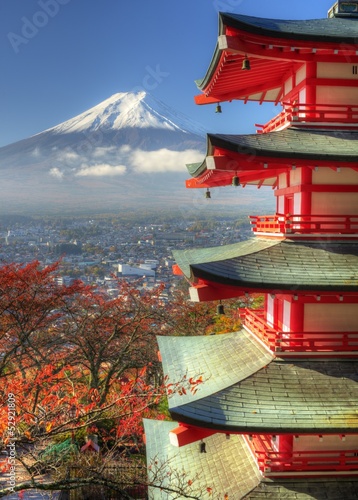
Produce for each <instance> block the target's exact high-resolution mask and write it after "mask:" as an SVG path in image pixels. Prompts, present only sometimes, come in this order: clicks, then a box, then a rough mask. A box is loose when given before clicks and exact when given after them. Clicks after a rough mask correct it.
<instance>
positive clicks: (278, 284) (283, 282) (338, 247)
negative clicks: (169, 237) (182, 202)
mask: <svg viewBox="0 0 358 500" xmlns="http://www.w3.org/2000/svg"><path fill="white" fill-rule="evenodd" d="M250 242H251V240H249V242H241V243H237V244H236V255H235V249H234V245H229V248H228V250H227V253H226V252H225V247H214V248H211V249H199V250H197V251H195V250H191V251H185V250H184V251H178V252H175V255H174V258H175V260H176V263H177V265H178V266H179V268H180V269H181V270H182V272H183V273H184V275H185V276H186V277H187V278H188V280H190V281H191V282H192V283H206V284H208V285H213V286H216V287H219V288H220V285H224V286H227V287H232V288H235V287H237V290H238V295H239V294H240V293H239V292H240V290H250V291H255V290H256V291H260V292H262V291H272V290H276V291H277V290H280V291H291V292H292V291H307V292H308V291H312V292H318V291H320V292H329V293H334V292H337V290H339V291H340V292H357V291H358V273H357V269H358V248H357V245H356V244H355V243H351V242H350V243H348V242H346V243H339V242H337V243H331V242H295V241H290V240H284V241H275V242H272V243H271V245H270V246H266V248H265V245H267V243H268V242H267V240H263V241H262V240H261V239H260V240H258V241H257V246H256V239H253V240H252V243H250ZM250 246H251V250H250ZM204 250H206V253H205V251H204Z"/></svg>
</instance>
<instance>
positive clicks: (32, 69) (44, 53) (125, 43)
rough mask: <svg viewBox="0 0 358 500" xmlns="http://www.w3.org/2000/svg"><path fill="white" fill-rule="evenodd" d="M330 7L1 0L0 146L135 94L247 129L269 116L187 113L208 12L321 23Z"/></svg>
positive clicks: (218, 1) (244, 1)
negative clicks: (318, 20) (113, 98)
mask: <svg viewBox="0 0 358 500" xmlns="http://www.w3.org/2000/svg"><path fill="white" fill-rule="evenodd" d="M333 3H334V0H296V1H294V0H290V1H288V0H271V1H268V0H257V1H254V0H6V1H5V0H3V1H2V2H1V3H0V61H1V66H2V68H1V72H0V146H4V145H6V144H9V143H11V142H15V141H17V140H20V139H23V138H26V137H28V136H30V135H33V134H36V133H38V132H41V131H42V130H45V129H46V128H49V127H52V126H54V125H57V124H58V123H60V122H62V121H65V120H67V119H69V118H72V117H73V116H75V115H77V114H79V113H81V112H82V111H85V110H86V109H88V108H90V107H92V106H94V105H96V104H98V103H99V102H101V101H102V100H104V99H106V98H108V97H110V96H111V95H112V94H114V93H116V92H125V91H131V90H136V89H140V88H144V89H145V90H147V91H149V92H150V93H151V94H152V95H153V96H155V97H157V98H159V99H161V100H162V101H164V102H165V103H166V104H168V105H170V106H172V107H174V108H175V109H177V110H179V111H181V112H182V113H184V114H186V115H187V116H188V117H190V118H192V119H193V120H195V121H197V122H199V123H201V124H202V125H203V126H204V128H205V129H206V130H208V131H210V132H230V133H243V132H248V133H251V132H253V131H254V130H255V129H254V126H253V124H254V123H255V122H259V123H264V122H265V121H267V120H268V119H270V117H272V116H273V115H274V114H276V112H278V110H273V109H272V106H271V105H265V106H259V105H258V104H248V105H244V104H243V103H231V104H224V105H223V111H224V112H223V114H221V115H217V114H215V113H214V107H213V106H196V105H195V104H194V100H193V96H194V95H195V94H196V93H198V92H197V89H196V86H195V84H194V80H196V79H200V78H202V77H203V76H204V74H205V72H206V69H207V67H208V64H209V62H210V59H211V56H212V53H213V50H214V47H215V42H216V37H217V33H218V12H219V11H224V12H225V11H226V12H237V13H242V14H247V15H254V16H258V17H270V18H284V19H309V18H319V17H326V15H327V10H328V9H329V8H330V7H331V6H332V5H333Z"/></svg>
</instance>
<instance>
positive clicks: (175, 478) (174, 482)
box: [144, 420, 358, 500]
mask: <svg viewBox="0 0 358 500" xmlns="http://www.w3.org/2000/svg"><path fill="white" fill-rule="evenodd" d="M177 425H178V423H177V422H163V421H155V420H144V429H145V433H146V435H147V436H150V437H151V439H150V441H148V442H147V462H148V464H150V469H149V481H153V482H154V483H158V477H159V478H160V484H161V485H162V486H163V490H164V491H161V490H160V488H149V498H151V499H156V500H167V498H168V494H167V493H166V492H165V486H167V487H169V488H170V487H171V488H172V489H174V488H175V487H176V486H177V487H178V486H179V487H181V488H182V489H183V487H185V486H186V492H187V493H188V494H189V493H192V495H193V496H194V495H195V494H196V497H197V498H201V499H208V500H210V499H211V498H222V499H224V500H225V498H227V499H228V500H231V499H234V500H236V499H240V498H245V500H259V499H266V498H267V499H269V498H271V499H273V500H278V499H280V498H282V499H283V498H284V499H285V500H298V499H302V500H308V499H309V498H310V499H312V498H320V499H323V498H327V499H329V498H331V499H333V498H334V499H337V500H338V499H339V500H340V499H342V498H346V499H347V500H348V499H353V498H356V493H357V489H358V478H356V477H354V476H353V477H349V478H345V477H342V475H341V476H338V477H332V472H331V471H329V473H328V475H327V476H326V477H324V478H322V479H320V478H316V477H312V476H311V477H310V476H307V477H305V478H304V480H302V478H298V479H297V478H296V479H294V478H288V477H284V478H277V477H275V478H274V479H270V478H267V477H266V478H265V477H263V476H262V474H261V473H260V471H259V470H258V468H257V465H256V460H255V458H254V456H253V454H252V453H251V452H250V451H249V448H248V447H247V443H246V439H245V438H244V437H243V436H239V435H233V436H230V439H228V438H227V437H226V436H225V435H224V434H219V433H217V434H213V435H212V436H210V437H208V438H207V439H205V451H206V452H205V453H203V452H201V451H200V445H201V444H202V443H192V444H189V445H187V446H184V447H182V448H176V447H174V446H172V445H171V444H170V442H169V439H168V435H169V433H170V432H171V431H173V430H174V429H175V427H177ZM201 449H202V448H201ZM153 457H155V461H154V462H153ZM166 464H170V471H171V474H170V475H167V474H165V473H163V471H164V470H165V465H166ZM188 464H190V469H189V470H188ZM175 471H180V474H176V472H175ZM183 471H184V472H183ZM185 471H186V472H185ZM191 483H192V484H191ZM189 484H191V486H189ZM316 493H318V494H319V495H320V496H315V494H316ZM225 495H226V497H225ZM179 498H184V497H179Z"/></svg>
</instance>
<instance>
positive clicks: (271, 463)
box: [156, 331, 358, 498]
mask: <svg viewBox="0 0 358 500" xmlns="http://www.w3.org/2000/svg"><path fill="white" fill-rule="evenodd" d="M158 342H159V348H160V352H161V357H162V359H163V370H164V374H165V375H166V376H167V377H168V380H169V382H171V381H172V382H176V381H177V380H181V379H183V377H184V376H185V377H187V378H188V379H189V378H191V377H193V378H196V377H198V375H199V374H200V376H201V377H202V379H203V383H202V384H201V385H200V386H199V387H198V390H197V392H195V394H193V393H192V392H190V391H187V393H186V394H183V393H180V394H179V393H174V394H172V395H171V396H170V397H169V410H170V413H171V415H172V416H173V418H174V419H176V420H177V421H178V422H180V424H177V425H174V424H173V425H172V428H171V429H170V431H169V436H168V435H167V436H162V438H161V439H162V443H164V442H166V446H165V447H164V449H165V450H166V452H167V453H169V455H170V456H174V451H173V450H171V451H170V444H171V446H172V448H174V450H175V449H176V450H178V449H179V450H180V452H179V454H178V456H183V457H186V459H188V456H187V453H189V455H191V460H190V463H192V461H193V460H194V457H195V456H196V457H198V455H196V453H199V450H200V444H201V443H203V442H204V443H207V446H209V443H210V440H211V439H212V438H213V437H214V436H220V435H222V436H223V438H222V439H224V435H225V438H226V439H227V440H228V439H229V438H230V441H229V442H228V449H230V447H231V445H232V443H233V441H234V442H235V443H238V441H240V442H241V440H242V439H244V442H245V443H246V445H247V447H248V448H249V449H251V452H252V454H253V457H254V459H255V462H256V464H257V466H258V468H259V470H260V471H261V473H262V474H264V475H265V476H266V477H284V476H293V475H303V476H304V475H305V474H307V473H309V474H310V475H325V474H332V471H334V474H337V475H345V474H347V473H349V474H350V475H354V474H358V453H357V449H358V411H357V409H356V408H357V402H358V395H357V390H356V385H357V378H358V374H357V369H356V363H355V362H354V361H353V360H349V361H345V362H342V361H341V360H338V359H337V360H335V361H329V362H328V361H324V362H317V361H312V362H309V361H306V360H302V361H299V360H297V359H296V360H290V362H287V361H285V360H283V359H279V358H276V357H275V356H273V355H272V354H271V353H270V352H268V351H267V350H266V349H265V347H264V346H263V345H262V344H261V343H260V342H259V341H257V340H256V339H255V338H253V337H252V335H250V334H249V333H247V332H245V331H240V332H236V333H231V334H223V335H218V336H210V337H187V338H183V337H159V339H158ZM238 361H239V362H238ZM169 443H170V444H169ZM193 445H196V447H193ZM156 447H157V448H156V449H157V451H158V449H160V448H158V442H157V443H156ZM182 447H184V449H187V451H186V452H185V451H184V452H182V451H181V450H182ZM189 450H190V451H189ZM206 451H207V453H210V451H209V449H208V448H207V449H206ZM182 453H183V454H182ZM223 453H224V458H226V459H227V456H226V452H224V451H223ZM238 453H239V454H240V446H238ZM175 455H177V453H176V452H175ZM199 458H200V455H199ZM195 460H196V461H198V458H195ZM212 460H213V461H214V463H215V462H216V460H217V459H216V458H215V457H212ZM237 486H238V484H237V483H236V487H237ZM221 491H224V490H221ZM234 498H235V497H234Z"/></svg>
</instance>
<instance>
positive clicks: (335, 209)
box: [311, 193, 358, 215]
mask: <svg viewBox="0 0 358 500" xmlns="http://www.w3.org/2000/svg"><path fill="white" fill-rule="evenodd" d="M311 212H312V214H313V215H357V214H358V196H357V193H329V197H328V196H327V193H312V209H311Z"/></svg>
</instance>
